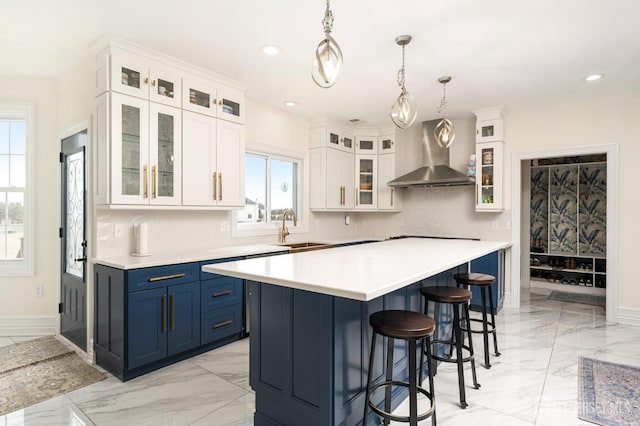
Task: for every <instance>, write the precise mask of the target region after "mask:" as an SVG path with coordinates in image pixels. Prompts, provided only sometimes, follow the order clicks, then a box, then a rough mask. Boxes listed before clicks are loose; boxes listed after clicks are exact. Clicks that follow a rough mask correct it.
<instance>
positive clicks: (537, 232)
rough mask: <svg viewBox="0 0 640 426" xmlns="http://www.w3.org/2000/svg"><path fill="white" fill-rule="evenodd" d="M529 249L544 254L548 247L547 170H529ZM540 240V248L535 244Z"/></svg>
mask: <svg viewBox="0 0 640 426" xmlns="http://www.w3.org/2000/svg"><path fill="white" fill-rule="evenodd" d="M529 220H530V225H531V247H532V248H533V247H536V248H538V249H539V250H538V251H539V252H546V251H547V247H549V241H548V237H549V168H548V167H540V168H532V169H531V215H530V216H529ZM536 239H541V240H542V241H541V242H542V246H541V247H540V246H539V244H537V243H536Z"/></svg>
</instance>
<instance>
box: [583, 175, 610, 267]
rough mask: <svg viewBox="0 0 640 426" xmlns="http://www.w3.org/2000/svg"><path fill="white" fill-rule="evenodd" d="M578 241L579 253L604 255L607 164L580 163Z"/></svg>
mask: <svg viewBox="0 0 640 426" xmlns="http://www.w3.org/2000/svg"><path fill="white" fill-rule="evenodd" d="M579 193H580V199H579V209H580V210H579V211H580V215H579V216H578V233H579V241H580V244H579V245H578V248H579V251H580V255H583V256H605V255H606V253H607V250H606V249H607V237H606V232H605V230H606V225H607V166H606V164H588V165H582V166H580V190H579Z"/></svg>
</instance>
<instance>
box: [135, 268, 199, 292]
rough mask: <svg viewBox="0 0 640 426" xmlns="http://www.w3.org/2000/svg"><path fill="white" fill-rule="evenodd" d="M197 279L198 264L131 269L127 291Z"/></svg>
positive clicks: (183, 282)
mask: <svg viewBox="0 0 640 426" xmlns="http://www.w3.org/2000/svg"><path fill="white" fill-rule="evenodd" d="M199 278H200V275H199V264H198V263H197V262H193V263H181V264H178V265H168V266H155V267H153V268H142V269H133V270H131V271H129V273H128V279H127V291H128V292H133V291H140V290H148V289H151V288H160V287H166V286H169V285H174V284H185V283H190V282H194V281H199Z"/></svg>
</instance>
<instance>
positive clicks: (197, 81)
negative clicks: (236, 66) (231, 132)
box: [182, 77, 245, 124]
mask: <svg viewBox="0 0 640 426" xmlns="http://www.w3.org/2000/svg"><path fill="white" fill-rule="evenodd" d="M183 87H184V92H183V96H182V105H183V108H184V109H185V110H189V111H193V112H198V113H201V114H206V115H209V116H212V117H217V118H220V119H222V120H228V121H232V122H234V123H240V124H244V116H245V111H244V109H245V105H244V94H243V93H242V92H241V91H239V90H235V89H232V88H224V87H221V86H220V85H217V84H215V83H213V82H211V81H208V80H204V79H201V78H197V77H185V78H184V79H183Z"/></svg>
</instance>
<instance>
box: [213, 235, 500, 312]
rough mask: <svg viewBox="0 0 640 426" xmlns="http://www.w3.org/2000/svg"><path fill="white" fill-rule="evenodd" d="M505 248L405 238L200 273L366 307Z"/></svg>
mask: <svg viewBox="0 0 640 426" xmlns="http://www.w3.org/2000/svg"><path fill="white" fill-rule="evenodd" d="M510 245H511V243H508V242H499V241H472V240H440V239H421V238H405V239H398V240H388V241H381V242H377V243H370V244H362V245H356V246H347V247H337V248H332V249H327V250H316V251H308V252H301V253H293V254H285V255H281V256H272V257H261V258H254V259H246V260H241V261H235V262H225V263H220V264H213V265H205V266H203V268H202V270H203V271H205V272H211V273H216V274H222V275H228V276H232V277H237V278H244V279H248V280H253V281H260V282H265V283H269V284H276V285H281V286H284V287H290V288H296V289H300V290H308V291H313V292H316V293H321V294H327V295H331V296H340V297H346V298H349V299H355V300H361V301H369V300H373V299H375V298H377V297H380V296H382V295H385V294H388V293H391V292H393V291H395V290H397V289H399V288H402V287H405V286H407V285H409V284H412V283H415V282H417V281H420V280H422V279H425V278H428V277H431V276H433V275H435V274H438V273H440V272H443V271H446V270H448V269H451V268H453V267H455V266H458V265H460V264H463V263H466V262H468V261H470V260H473V259H476V258H478V257H481V256H484V255H486V254H489V253H492V252H494V251H496V250H500V249H504V248H507V247H509V246H510Z"/></svg>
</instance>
